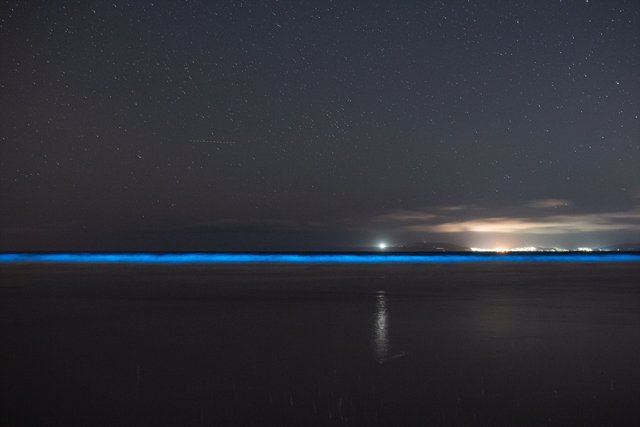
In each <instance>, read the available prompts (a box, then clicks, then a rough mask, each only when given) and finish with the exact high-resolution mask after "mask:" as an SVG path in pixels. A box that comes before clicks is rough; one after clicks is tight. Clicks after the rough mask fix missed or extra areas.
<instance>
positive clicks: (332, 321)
mask: <svg viewBox="0 0 640 427" xmlns="http://www.w3.org/2000/svg"><path fill="white" fill-rule="evenodd" d="M0 337H1V339H2V350H1V355H0V400H1V402H2V404H1V407H2V410H1V411H0V426H45V425H46V426H88V425H91V426H128V425H130V426H201V425H205V426H231V425H237V426H251V425H256V426H258V425H278V426H302V425H305V426H325V425H328V426H329V425H331V426H333V425H336V426H338V425H344V426H376V425H378V426H401V425H402V426H406V425H420V426H424V425H429V426H573V425H575V426H605V425H606V426H629V425H640V263H635V262H631V263H601V264H590V263H580V264H572V263H521V264H520V263H507V264H503V263H490V264H457V265H444V264H443V265H439V264H429V265H376V264H373V265H330V264H328V265H269V264H263V265H117V264H115V265H102V264H81V265H69V264H5V265H0Z"/></svg>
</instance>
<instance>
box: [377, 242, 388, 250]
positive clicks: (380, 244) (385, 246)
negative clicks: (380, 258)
mask: <svg viewBox="0 0 640 427" xmlns="http://www.w3.org/2000/svg"><path fill="white" fill-rule="evenodd" d="M378 249H380V250H381V251H383V250H385V249H387V244H386V243H384V242H380V243H378Z"/></svg>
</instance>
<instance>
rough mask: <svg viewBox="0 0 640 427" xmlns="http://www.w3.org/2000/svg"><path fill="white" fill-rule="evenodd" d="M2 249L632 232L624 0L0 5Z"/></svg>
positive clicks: (613, 239) (584, 236)
mask: <svg viewBox="0 0 640 427" xmlns="http://www.w3.org/2000/svg"><path fill="white" fill-rule="evenodd" d="M0 43H1V48H0V49H1V50H0V51H1V55H0V94H1V97H2V103H1V107H0V117H1V118H2V119H1V120H0V250H4V251H13V250H21V251H22V250H297V249H300V250H313V249H317V250H328V249H352V248H362V247H367V246H371V245H375V244H376V243H377V242H379V241H385V242H387V243H389V244H394V245H395V244H405V243H410V242H415V241H438V242H442V241H444V242H451V243H456V244H462V245H466V246H481V247H495V246H507V247H508V246H522V245H543V246H603V245H611V244H615V243H624V242H629V241H638V240H640V118H639V116H640V2H639V1H637V0H633V1H618V0H606V1H604V0H588V1H585V0H582V1H558V0H556V1H511V0H509V1H477V2H475V1H444V2H430V1H415V2H409V1H406V2H395V1H390V2H385V3H382V2H371V1H359V2H358V1H356V2H351V1H344V2H342V1H340V2H338V1H334V2H284V1H280V2H270V1H256V2H249V1H245V2H242V1H236V2H210V1H172V2H163V1H155V2H145V1H131V2H122V1H115V0H114V1H106V2H96V1H84V0H83V1H55V2H51V1H25V2H21V1H5V2H3V3H2V7H1V12H0Z"/></svg>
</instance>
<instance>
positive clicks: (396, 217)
mask: <svg viewBox="0 0 640 427" xmlns="http://www.w3.org/2000/svg"><path fill="white" fill-rule="evenodd" d="M435 218H438V215H436V214H433V213H429V212H424V211H419V210H415V211H412V210H399V211H394V212H391V213H388V214H384V215H378V216H376V217H375V218H374V221H384V222H387V221H390V222H395V221H398V222H416V221H431V220H433V219H435Z"/></svg>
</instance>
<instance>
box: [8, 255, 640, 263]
mask: <svg viewBox="0 0 640 427" xmlns="http://www.w3.org/2000/svg"><path fill="white" fill-rule="evenodd" d="M487 262H494V263H495V262H509V263H513V262H529V263H531V262H571V263H576V262H577V263H594V262H595V263H602V262H640V253H562V254H558V253H526V254H524V253H510V254H493V253H490V254H460V253H455V254H415V253H414V254H400V253H389V254H375V253H299V254H296V253H0V263H4V264H9V263H71V264H87V263H95V264H465V263H487Z"/></svg>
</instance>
